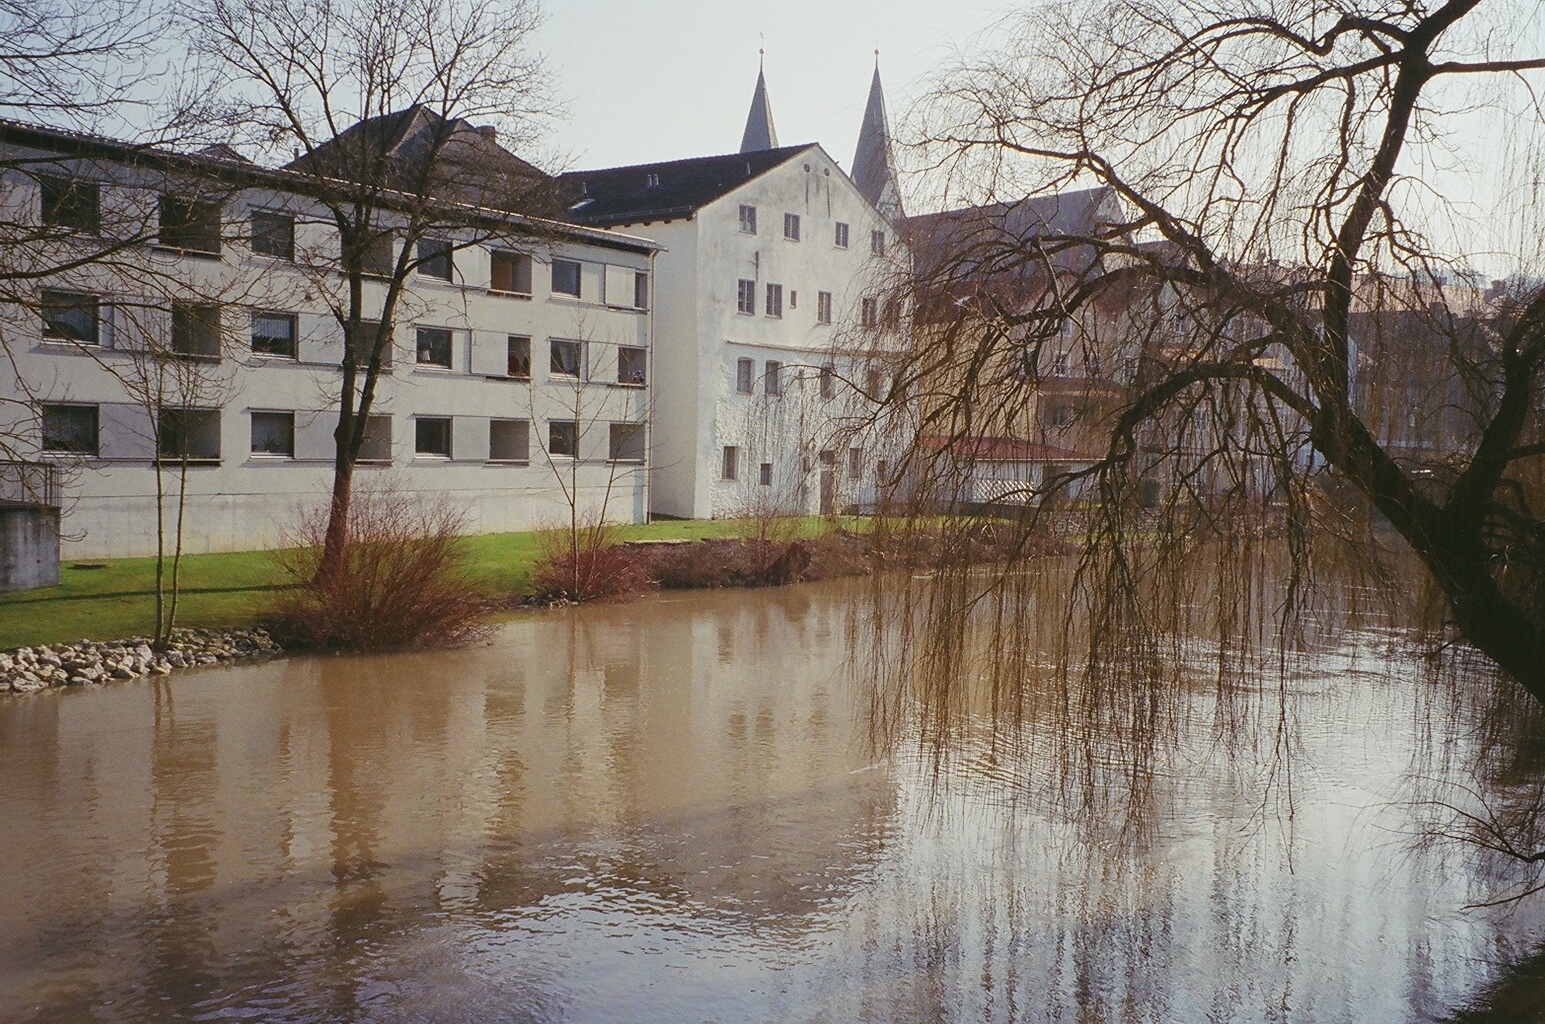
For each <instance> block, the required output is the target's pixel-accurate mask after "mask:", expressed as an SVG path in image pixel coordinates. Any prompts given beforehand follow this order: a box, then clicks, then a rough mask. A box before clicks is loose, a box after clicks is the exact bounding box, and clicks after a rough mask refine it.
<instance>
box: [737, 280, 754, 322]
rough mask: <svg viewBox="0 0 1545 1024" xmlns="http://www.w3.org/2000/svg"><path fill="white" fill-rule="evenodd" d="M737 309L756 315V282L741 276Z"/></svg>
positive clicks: (749, 314)
mask: <svg viewBox="0 0 1545 1024" xmlns="http://www.w3.org/2000/svg"><path fill="white" fill-rule="evenodd" d="M735 309H736V310H737V311H738V312H741V313H744V314H746V315H747V316H755V315H756V282H755V281H747V280H746V279H745V278H741V279H740V282H739V293H738V294H737V295H736V298H735Z"/></svg>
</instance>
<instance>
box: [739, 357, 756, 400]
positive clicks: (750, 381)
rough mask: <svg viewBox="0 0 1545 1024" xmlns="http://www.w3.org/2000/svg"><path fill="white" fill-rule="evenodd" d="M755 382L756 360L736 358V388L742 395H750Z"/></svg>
mask: <svg viewBox="0 0 1545 1024" xmlns="http://www.w3.org/2000/svg"><path fill="white" fill-rule="evenodd" d="M755 382H756V360H754V359H737V360H735V390H736V391H738V392H739V393H740V394H742V395H749V394H750V393H751V390H752V386H753V385H754V384H755Z"/></svg>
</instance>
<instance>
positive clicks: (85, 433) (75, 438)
mask: <svg viewBox="0 0 1545 1024" xmlns="http://www.w3.org/2000/svg"><path fill="white" fill-rule="evenodd" d="M42 413H43V415H42V420H43V443H42V449H43V451H45V452H55V453H59V454H70V455H95V454H97V451H98V450H99V449H98V444H99V442H98V440H97V438H98V436H99V435H98V433H97V407H96V406H94V405H45V406H43V410H42Z"/></svg>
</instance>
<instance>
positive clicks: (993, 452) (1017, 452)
mask: <svg viewBox="0 0 1545 1024" xmlns="http://www.w3.org/2000/svg"><path fill="white" fill-rule="evenodd" d="M922 444H923V447H924V448H927V449H929V450H932V451H943V450H946V449H948V451H949V452H950V454H952V455H954V456H956V457H958V458H963V459H967V460H970V461H973V462H1097V461H1099V460H1098V459H1096V458H1095V457H1094V456H1092V455H1084V454H1082V453H1080V452H1076V451H1073V450H1072V449H1071V448H1059V447H1057V446H1056V445H1050V444H1039V443H1037V442H1035V441H1026V440H1023V439H1021V438H1017V437H997V436H993V435H977V436H975V437H946V436H944V435H942V434H925V435H924V436H923V438H922Z"/></svg>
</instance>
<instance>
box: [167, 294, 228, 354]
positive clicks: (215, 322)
mask: <svg viewBox="0 0 1545 1024" xmlns="http://www.w3.org/2000/svg"><path fill="white" fill-rule="evenodd" d="M172 351H173V352H175V353H177V354H178V355H180V356H198V357H201V358H204V359H218V358H220V307H219V306H206V305H197V306H195V305H192V304H189V303H183V302H174V303H172Z"/></svg>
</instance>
